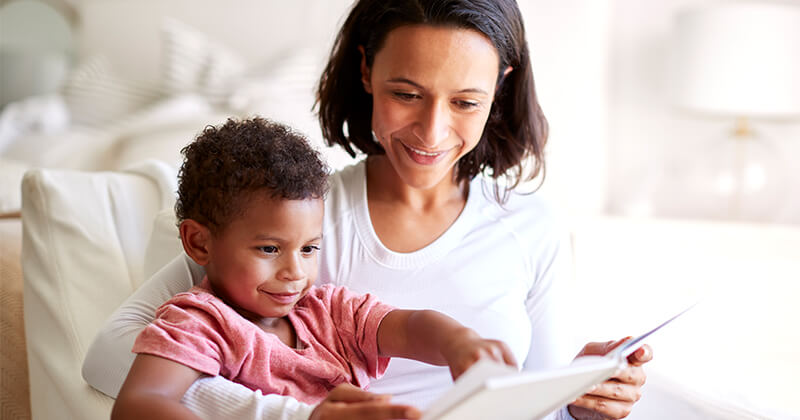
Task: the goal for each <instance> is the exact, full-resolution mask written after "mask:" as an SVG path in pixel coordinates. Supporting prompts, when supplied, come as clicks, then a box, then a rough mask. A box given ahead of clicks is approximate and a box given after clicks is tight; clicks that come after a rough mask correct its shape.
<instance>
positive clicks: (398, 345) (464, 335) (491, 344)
mask: <svg viewBox="0 0 800 420" xmlns="http://www.w3.org/2000/svg"><path fill="white" fill-rule="evenodd" d="M378 352H379V353H380V355H381V356H384V357H404V358H408V359H415V360H419V361H422V362H425V363H430V364H433V365H439V366H443V365H448V366H450V373H451V374H452V375H453V379H455V378H457V377H459V376H460V375H461V374H462V373H464V371H466V370H467V369H468V368H469V367H470V366H472V365H473V364H474V363H475V362H477V361H478V360H479V359H483V358H489V359H493V360H496V361H498V362H501V363H506V364H508V365H511V366H516V363H517V362H516V361H515V360H514V355H513V354H512V353H511V350H510V349H509V348H508V346H507V345H506V344H505V343H503V342H502V341H498V340H485V339H482V338H481V337H480V336H478V334H477V333H476V332H475V331H473V330H471V329H469V328H467V327H465V326H463V325H461V324H459V323H458V322H457V321H456V320H454V319H453V318H450V317H449V316H447V315H444V314H442V313H439V312H436V311H429V310H425V311H411V310H394V311H391V312H389V313H388V314H387V315H386V316H385V317H384V318H383V320H382V321H381V323H380V326H378Z"/></svg>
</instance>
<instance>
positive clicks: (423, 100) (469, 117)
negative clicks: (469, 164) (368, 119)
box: [361, 25, 499, 189]
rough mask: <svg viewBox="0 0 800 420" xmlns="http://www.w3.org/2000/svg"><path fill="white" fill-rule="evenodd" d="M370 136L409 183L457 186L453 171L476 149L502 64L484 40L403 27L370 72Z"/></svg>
mask: <svg viewBox="0 0 800 420" xmlns="http://www.w3.org/2000/svg"><path fill="white" fill-rule="evenodd" d="M361 67H362V69H361V70H362V78H363V82H364V88H365V89H366V91H367V92H368V93H370V94H371V95H372V98H373V109H372V130H373V131H374V133H375V136H376V137H377V138H378V141H380V144H381V146H383V148H384V150H385V151H386V157H387V158H388V160H389V162H390V163H391V165H392V167H393V168H394V170H395V172H396V173H397V174H398V176H399V177H400V178H401V179H402V180H403V182H404V183H405V184H407V185H409V186H411V187H414V188H420V189H425V188H430V187H433V186H435V185H438V184H439V183H440V182H442V181H443V180H447V181H450V182H452V180H453V177H452V171H453V167H454V165H455V163H456V162H457V161H458V160H459V159H460V158H461V157H462V156H464V155H465V154H467V153H468V152H469V151H471V150H472V149H473V148H475V146H476V145H477V144H478V141H479V140H480V138H481V134H482V133H483V129H484V126H485V125H486V120H487V119H488V117H489V111H490V109H491V106H492V100H493V98H494V90H495V86H496V82H497V76H498V67H499V58H498V55H497V50H496V49H495V48H494V45H492V42H491V41H490V40H489V39H488V38H487V37H485V36H484V35H483V34H481V33H480V32H477V31H474V30H469V29H454V28H445V27H435V26H429V25H410V26H401V27H399V28H397V29H394V30H392V31H391V32H389V34H388V35H387V37H386V40H385V41H384V44H383V47H382V48H381V49H380V50H378V52H377V53H376V54H375V58H374V61H373V64H372V68H367V66H366V62H365V61H362V66H361Z"/></svg>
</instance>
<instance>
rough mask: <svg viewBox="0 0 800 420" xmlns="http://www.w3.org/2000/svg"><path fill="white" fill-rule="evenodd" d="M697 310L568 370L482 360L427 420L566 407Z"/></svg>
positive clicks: (530, 414)
mask: <svg viewBox="0 0 800 420" xmlns="http://www.w3.org/2000/svg"><path fill="white" fill-rule="evenodd" d="M692 307H694V305H692V306H690V307H689V308H686V309H684V310H683V311H681V312H680V313H678V314H677V315H675V316H673V317H672V318H670V319H668V320H667V321H665V322H664V323H662V324H661V325H659V326H657V327H656V328H653V329H652V330H650V331H648V332H647V333H645V334H642V335H640V336H639V337H636V338H634V339H631V340H628V341H626V342H624V343H623V344H622V345H620V346H618V347H617V348H615V349H614V350H612V351H611V352H610V353H608V354H606V355H605V356H585V357H580V358H578V359H576V360H575V361H574V362H573V363H572V364H570V365H568V366H565V367H563V368H558V369H552V370H547V371H541V372H518V371H517V370H516V369H514V368H512V367H510V366H506V365H503V364H500V363H497V362H492V361H488V360H481V361H479V362H478V363H476V364H474V365H473V366H472V367H471V368H470V369H469V370H467V371H466V372H465V373H464V374H463V375H461V377H459V378H458V380H456V382H455V384H454V386H453V388H452V389H450V390H449V391H448V392H446V393H445V394H444V395H443V396H442V397H441V398H439V399H438V400H437V401H435V402H434V403H433V404H431V406H430V407H429V408H428V409H427V410H426V411H425V413H424V415H423V417H422V420H456V419H459V420H470V419H476V420H477V419H490V418H494V419H504V420H516V419H519V420H530V419H538V418H541V417H544V416H546V415H548V414H550V413H551V412H553V411H555V410H556V409H558V408H561V407H563V406H565V405H567V404H569V403H570V402H572V401H573V400H575V399H576V398H578V397H579V396H581V395H583V394H585V393H586V392H587V391H589V389H591V388H592V386H594V385H597V384H599V383H602V382H604V381H605V380H606V379H608V378H610V377H612V376H614V375H615V374H616V373H617V371H618V370H620V369H622V368H625V367H626V366H627V365H628V360H627V359H628V356H630V355H631V354H632V353H633V352H635V351H636V350H638V349H639V348H641V346H642V344H643V343H642V341H643V340H644V339H645V338H647V337H648V336H650V334H652V333H654V332H656V331H657V330H659V329H660V328H661V327H663V326H665V325H667V324H669V323H670V322H672V321H673V320H674V319H675V318H677V317H679V316H680V315H682V314H683V313H685V312H686V311H688V310H689V309H691V308H692Z"/></svg>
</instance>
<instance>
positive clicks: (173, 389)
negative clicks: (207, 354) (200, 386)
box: [111, 354, 200, 420]
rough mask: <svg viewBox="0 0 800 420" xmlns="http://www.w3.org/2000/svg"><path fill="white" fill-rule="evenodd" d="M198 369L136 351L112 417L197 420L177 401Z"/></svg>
mask: <svg viewBox="0 0 800 420" xmlns="http://www.w3.org/2000/svg"><path fill="white" fill-rule="evenodd" d="M199 377H200V372H198V371H196V370H194V369H192V368H190V367H187V366H184V365H182V364H180V363H176V362H173V361H171V360H168V359H164V358H161V357H158V356H151V355H149V354H139V355H138V356H136V359H135V360H134V361H133V365H132V366H131V369H130V372H129V373H128V377H127V379H126V380H125V383H124V384H123V385H122V389H120V391H119V395H118V396H117V400H116V402H115V403H114V409H113V410H112V411H111V419H112V420H138V419H148V420H161V419H163V420H173V419H174V420H199V417H197V416H196V415H195V414H194V413H192V411H191V410H189V409H188V408H186V407H185V406H183V405H182V404H181V403H180V401H181V397H183V394H184V393H185V392H186V390H187V389H189V386H191V385H192V382H194V381H195V380H197V378H199Z"/></svg>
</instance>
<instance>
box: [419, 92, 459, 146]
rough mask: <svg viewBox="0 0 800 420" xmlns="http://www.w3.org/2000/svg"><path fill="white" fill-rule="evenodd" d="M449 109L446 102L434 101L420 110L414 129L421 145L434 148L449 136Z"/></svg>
mask: <svg viewBox="0 0 800 420" xmlns="http://www.w3.org/2000/svg"><path fill="white" fill-rule="evenodd" d="M450 122H451V121H450V110H449V108H448V107H447V104H443V103H441V102H440V101H434V102H432V103H430V104H429V105H428V106H426V107H424V108H423V109H422V110H421V115H419V122H418V123H417V125H416V129H415V130H414V135H416V136H417V137H418V138H419V139H420V141H421V142H422V145H424V146H425V147H427V148H428V149H430V150H435V149H436V148H437V147H438V146H439V145H441V144H442V143H443V142H444V141H445V140H446V139H447V138H448V137H449V136H450Z"/></svg>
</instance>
